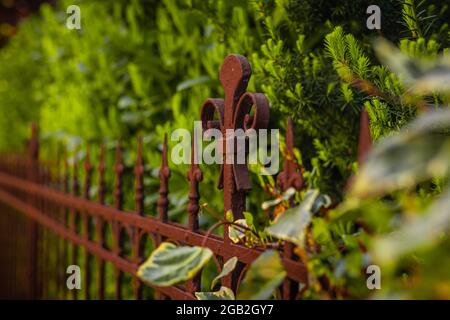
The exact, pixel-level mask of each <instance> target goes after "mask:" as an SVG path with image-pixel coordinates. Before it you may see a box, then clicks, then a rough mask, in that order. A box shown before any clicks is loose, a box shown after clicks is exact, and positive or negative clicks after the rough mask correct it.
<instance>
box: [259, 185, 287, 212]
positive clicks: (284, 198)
mask: <svg viewBox="0 0 450 320" xmlns="http://www.w3.org/2000/svg"><path fill="white" fill-rule="evenodd" d="M295 192H296V190H295V189H294V188H289V189H287V190H286V191H285V192H284V193H283V194H282V195H281V197H279V198H276V199H274V200H269V201H264V202H263V203H262V205H261V208H262V209H263V210H267V209H269V208H270V207H273V206H276V205H278V204H280V203H281V202H283V201H287V200H289V199H290V198H291V197H292V196H293V195H294V194H295Z"/></svg>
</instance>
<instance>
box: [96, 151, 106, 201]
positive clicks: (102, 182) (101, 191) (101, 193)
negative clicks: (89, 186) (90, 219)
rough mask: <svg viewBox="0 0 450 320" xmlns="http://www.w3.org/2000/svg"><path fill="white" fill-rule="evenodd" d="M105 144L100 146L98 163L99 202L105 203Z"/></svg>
mask: <svg viewBox="0 0 450 320" xmlns="http://www.w3.org/2000/svg"><path fill="white" fill-rule="evenodd" d="M105 169H106V165H105V145H104V144H103V143H102V144H101V146H100V159H99V163H98V202H100V203H101V204H105Z"/></svg>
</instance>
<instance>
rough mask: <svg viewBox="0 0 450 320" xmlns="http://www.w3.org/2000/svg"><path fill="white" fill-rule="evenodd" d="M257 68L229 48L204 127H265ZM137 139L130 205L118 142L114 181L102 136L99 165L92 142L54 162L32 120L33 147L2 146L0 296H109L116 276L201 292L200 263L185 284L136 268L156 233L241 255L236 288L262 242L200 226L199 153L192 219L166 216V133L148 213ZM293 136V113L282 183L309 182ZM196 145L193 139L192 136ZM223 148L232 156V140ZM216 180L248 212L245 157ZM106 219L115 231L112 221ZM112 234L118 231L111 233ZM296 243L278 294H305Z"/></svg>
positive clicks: (123, 282) (119, 282) (159, 292)
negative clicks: (252, 84)
mask: <svg viewBox="0 0 450 320" xmlns="http://www.w3.org/2000/svg"><path fill="white" fill-rule="evenodd" d="M250 73H251V69H250V65H249V64H248V62H247V60H246V59H245V58H244V57H242V56H239V55H230V56H228V57H227V58H226V59H225V61H224V63H223V65H222V68H221V72H220V80H221V82H222V84H223V87H224V92H225V97H224V99H208V100H207V101H206V102H205V104H204V106H203V108H202V110H201V120H202V124H203V128H204V129H207V128H218V129H220V130H221V131H222V132H225V131H226V129H230V128H231V129H236V128H243V129H249V128H255V129H258V128H264V127H266V126H267V124H268V120H269V109H268V102H267V99H266V98H265V96H264V95H262V94H257V93H256V94H254V93H248V92H247V93H246V92H245V89H246V87H247V83H248V80H249V78H250ZM251 110H253V111H252V112H250V111H251ZM250 114H251V115H250ZM366 118H367V116H366V115H365V116H364V117H362V119H363V122H362V123H366V122H367V119H366ZM366 127H367V126H366V125H362V126H361V128H362V130H365V131H367V128H366ZM361 139H362V140H363V141H362V143H361ZM367 144H368V142H367V134H364V133H362V134H361V137H360V146H361V147H360V149H361V150H362V151H361V152H365V149H366V146H367ZM137 145H138V146H137V159H136V164H135V169H134V180H135V182H134V186H135V188H134V199H135V208H134V210H133V211H125V210H123V195H124V190H123V188H124V187H123V171H124V166H123V159H122V151H123V150H122V147H121V146H120V144H119V145H118V146H117V148H116V154H115V165H114V168H113V169H114V177H115V182H114V185H113V186H111V188H108V186H107V183H106V180H105V177H106V170H107V169H108V168H107V166H106V162H105V148H104V146H103V145H101V146H98V147H99V149H100V152H99V159H98V161H97V163H98V164H97V165H94V164H93V161H92V159H91V156H90V154H89V151H87V153H86V157H85V159H84V161H83V163H82V164H81V163H77V161H74V162H73V163H70V164H69V162H68V161H67V158H66V159H56V160H55V161H53V162H48V161H44V160H40V159H39V138H38V130H37V127H36V126H34V127H33V130H32V136H31V138H30V140H29V141H28V145H27V149H28V154H8V155H2V156H1V158H0V246H1V247H0V281H1V286H0V298H30V299H45V298H57V299H66V298H74V299H105V298H108V297H107V296H106V295H105V291H106V287H107V285H109V286H111V282H113V283H114V290H113V291H114V296H113V297H110V298H116V299H122V298H123V297H124V291H126V290H128V291H129V290H132V296H133V297H135V298H136V299H142V298H143V297H144V298H145V297H147V296H143V292H144V291H146V290H147V291H148V290H152V294H153V295H152V296H151V297H153V298H156V299H168V298H170V299H195V296H194V294H193V293H194V292H196V291H199V290H200V285H201V273H199V274H198V275H196V276H195V277H194V278H193V279H191V280H189V281H187V282H186V283H184V284H180V285H176V286H171V287H153V288H151V289H149V285H148V284H144V283H142V282H141V281H140V280H139V279H138V278H137V276H136V271H137V268H138V266H139V265H140V264H141V263H142V262H143V259H144V258H146V255H147V253H146V252H145V250H146V249H145V248H146V245H147V243H148V242H149V241H150V242H151V247H152V248H156V247H157V246H158V244H159V243H161V242H162V241H174V242H176V243H179V244H185V245H196V246H200V245H202V246H206V247H208V248H209V249H211V250H212V251H213V253H214V261H215V263H216V264H217V266H218V269H220V268H221V266H222V265H223V262H224V261H227V260H228V259H229V258H231V257H237V258H238V261H239V263H238V265H237V267H236V268H235V270H234V271H233V272H232V273H231V274H230V275H228V276H226V277H225V279H224V280H223V284H224V285H225V286H227V287H230V288H232V289H233V290H234V291H236V290H237V288H238V287H239V285H240V282H241V279H242V277H243V275H244V274H245V272H246V270H247V268H248V266H249V265H250V264H251V263H252V261H254V260H255V259H256V258H257V257H258V256H259V255H260V254H261V253H262V252H263V251H264V248H262V247H261V248H259V247H254V248H249V247H246V246H244V245H241V244H235V243H233V242H231V241H230V239H229V238H228V234H227V229H228V228H224V236H223V237H219V236H216V235H213V234H207V232H206V231H205V230H200V229H199V219H198V214H199V210H200V205H199V198H200V193H199V190H200V188H201V180H202V172H201V171H200V168H199V167H198V165H196V164H194V163H192V164H191V165H190V169H189V171H188V172H187V180H188V181H187V183H189V195H188V197H189V199H188V206H187V208H186V210H187V213H188V216H189V220H188V223H187V225H181V224H178V223H175V222H171V221H169V217H168V206H169V200H168V194H169V190H168V182H169V179H170V169H169V167H168V158H167V157H168V149H167V137H165V139H164V144H163V146H164V147H163V151H162V161H161V162H162V163H161V167H160V170H159V181H160V187H159V198H158V201H157V211H158V213H157V215H151V214H149V213H145V212H144V184H143V178H144V163H143V156H142V153H143V143H142V139H138V144H137ZM293 146H294V143H293V130H292V123H291V121H290V120H289V121H288V125H287V130H286V148H285V150H284V152H283V153H282V154H283V158H284V165H283V170H282V172H280V173H279V174H278V177H277V181H278V187H279V189H280V190H281V191H283V190H287V189H288V188H291V187H293V188H295V189H297V190H300V189H301V188H303V187H304V183H303V179H302V175H301V173H300V168H299V165H298V164H297V163H296V161H295V160H294V159H295V157H294V151H293ZM192 147H194V148H195V144H194V143H193V146H192ZM224 149H225V148H224ZM223 156H224V157H226V150H224V152H223ZM80 167H82V168H80ZM81 170H83V172H81ZM94 171H97V172H96V174H95V176H96V177H97V179H98V180H97V181H96V182H95V183H94V182H93V181H92V180H93V179H92V177H93V172H94ZM81 173H82V174H81ZM80 177H82V178H83V179H82V180H83V181H80V180H81V178H80ZM94 185H95V186H96V188H97V194H98V198H97V199H90V192H89V191H90V189H91V188H92V187H93V186H94ZM218 187H219V188H220V189H223V199H224V212H227V211H228V210H232V212H233V215H234V219H239V218H242V217H243V211H244V209H245V197H246V195H247V193H248V192H249V191H250V187H251V186H250V182H249V173H248V170H247V166H246V165H241V164H229V163H226V162H224V164H223V165H222V168H221V174H220V177H219V185H218ZM107 190H112V191H113V198H114V204H113V205H112V206H108V205H106V204H105V196H106V192H107ZM291 205H293V203H292V204H291ZM107 229H109V233H107V232H106V231H105V230H107ZM108 234H109V235H110V236H111V237H112V239H110V240H108V239H106V237H108ZM293 249H294V248H293V246H292V245H291V244H289V243H285V244H284V245H282V246H280V248H279V251H280V254H281V257H282V263H283V265H284V267H285V269H286V272H287V277H286V280H285V281H284V283H283V284H282V286H281V287H280V288H279V296H280V297H281V298H283V299H295V298H299V296H300V295H299V292H300V291H299V284H300V283H301V284H302V287H303V288H304V287H305V286H307V285H308V279H307V272H306V268H305V266H304V264H303V263H302V262H300V261H298V258H297V257H296V255H295V254H294V252H293ZM80 257H81V258H80ZM80 263H82V270H83V273H82V275H83V282H82V283H83V284H84V285H85V286H87V288H85V290H83V291H82V293H83V295H81V294H80V292H78V291H77V290H72V291H69V290H68V289H67V287H66V277H67V275H66V267H67V266H68V265H77V264H80ZM108 265H109V266H110V268H109V269H108V268H107V266H108ZM107 269H108V270H110V272H109V271H108V270H107ZM108 272H109V273H110V274H108ZM130 288H131V289H130Z"/></svg>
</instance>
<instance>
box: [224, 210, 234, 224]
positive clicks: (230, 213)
mask: <svg viewBox="0 0 450 320" xmlns="http://www.w3.org/2000/svg"><path fill="white" fill-rule="evenodd" d="M225 219H227V221H228V222H233V220H234V216H233V211H231V210H228V211H227V212H226V213H225Z"/></svg>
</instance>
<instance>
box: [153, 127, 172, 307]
mask: <svg viewBox="0 0 450 320" xmlns="http://www.w3.org/2000/svg"><path fill="white" fill-rule="evenodd" d="M169 178H170V169H169V165H168V159H167V134H165V135H164V143H163V149H162V161H161V167H160V168H159V198H158V202H157V205H158V215H159V216H158V218H159V219H160V220H161V221H162V222H168V220H169V217H168V206H169V199H168V194H169ZM155 238H156V239H155V240H156V241H155V242H156V246H158V245H159V244H160V243H161V242H162V241H164V237H162V236H161V235H156V237H155ZM155 298H156V299H158V300H162V299H166V298H167V297H166V296H165V295H164V294H162V293H161V292H159V291H156V293H155Z"/></svg>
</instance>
